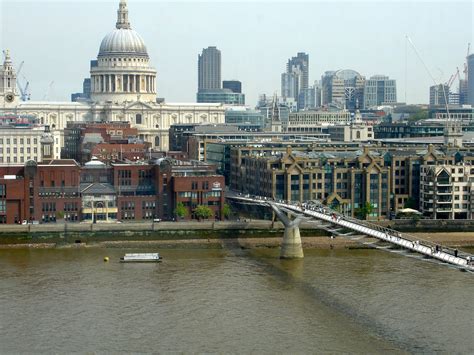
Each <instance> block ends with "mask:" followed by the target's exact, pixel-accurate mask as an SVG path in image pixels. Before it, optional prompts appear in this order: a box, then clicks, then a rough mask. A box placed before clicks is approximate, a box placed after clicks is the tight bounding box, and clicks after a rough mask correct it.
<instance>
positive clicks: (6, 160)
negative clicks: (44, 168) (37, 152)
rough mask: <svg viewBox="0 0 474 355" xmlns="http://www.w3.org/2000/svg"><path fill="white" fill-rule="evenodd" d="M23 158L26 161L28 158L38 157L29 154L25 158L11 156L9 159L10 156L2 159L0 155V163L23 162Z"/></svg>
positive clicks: (36, 158) (36, 159)
mask: <svg viewBox="0 0 474 355" xmlns="http://www.w3.org/2000/svg"><path fill="white" fill-rule="evenodd" d="M25 160H26V161H28V160H35V161H38V157H37V156H34V157H30V156H29V157H27V158H26V159H25V157H23V156H21V157H20V159H18V157H13V159H11V158H10V157H6V159H4V158H3V156H1V155H0V163H12V162H13V163H18V162H20V163H24V162H25Z"/></svg>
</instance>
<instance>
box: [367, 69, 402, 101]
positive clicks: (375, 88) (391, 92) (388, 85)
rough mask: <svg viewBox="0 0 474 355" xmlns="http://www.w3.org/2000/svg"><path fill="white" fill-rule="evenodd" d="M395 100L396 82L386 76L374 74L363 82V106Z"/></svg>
mask: <svg viewBox="0 0 474 355" xmlns="http://www.w3.org/2000/svg"><path fill="white" fill-rule="evenodd" d="M396 102H397V83H396V81H395V80H390V79H389V78H388V76H384V75H374V76H372V77H371V78H370V79H369V80H367V81H366V82H365V88H364V107H365V108H370V107H376V106H381V105H386V104H395V103H396Z"/></svg>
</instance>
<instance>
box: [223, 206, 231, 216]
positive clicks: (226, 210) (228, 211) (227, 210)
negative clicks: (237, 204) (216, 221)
mask: <svg viewBox="0 0 474 355" xmlns="http://www.w3.org/2000/svg"><path fill="white" fill-rule="evenodd" d="M231 213H232V210H231V209H230V206H229V205H228V204H227V203H226V204H225V205H224V207H222V215H223V216H224V217H225V218H229V217H230V214H231Z"/></svg>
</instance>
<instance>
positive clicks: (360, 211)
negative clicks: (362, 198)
mask: <svg viewBox="0 0 474 355" xmlns="http://www.w3.org/2000/svg"><path fill="white" fill-rule="evenodd" d="M372 212H374V206H372V205H371V204H370V202H366V203H365V205H364V206H362V207H359V208H357V209H356V210H355V213H356V215H357V217H358V218H360V219H367V216H369V215H370V214H371V213H372Z"/></svg>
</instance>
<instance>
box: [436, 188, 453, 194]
mask: <svg viewBox="0 0 474 355" xmlns="http://www.w3.org/2000/svg"><path fill="white" fill-rule="evenodd" d="M452 193H453V190H452V189H451V188H449V189H446V188H443V189H438V190H437V191H436V194H437V195H451V194H452Z"/></svg>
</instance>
